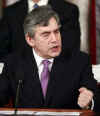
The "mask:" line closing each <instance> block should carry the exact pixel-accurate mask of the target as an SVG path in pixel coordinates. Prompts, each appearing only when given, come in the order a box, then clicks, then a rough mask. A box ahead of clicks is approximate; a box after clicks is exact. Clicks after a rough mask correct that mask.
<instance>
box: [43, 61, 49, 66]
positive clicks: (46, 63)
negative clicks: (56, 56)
mask: <svg viewBox="0 0 100 116" xmlns="http://www.w3.org/2000/svg"><path fill="white" fill-rule="evenodd" d="M42 64H44V66H48V65H49V64H50V61H49V60H43V61H42Z"/></svg>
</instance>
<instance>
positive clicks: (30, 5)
mask: <svg viewBox="0 0 100 116" xmlns="http://www.w3.org/2000/svg"><path fill="white" fill-rule="evenodd" d="M34 4H35V3H34V2H33V0H28V12H30V11H32V10H33V9H34V8H33V6H34ZM37 4H38V5H39V6H42V5H47V4H48V0H40V1H39V2H38V3H37Z"/></svg>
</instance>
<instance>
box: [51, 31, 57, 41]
mask: <svg viewBox="0 0 100 116" xmlns="http://www.w3.org/2000/svg"><path fill="white" fill-rule="evenodd" d="M51 38H52V42H56V41H57V37H56V35H55V33H51Z"/></svg>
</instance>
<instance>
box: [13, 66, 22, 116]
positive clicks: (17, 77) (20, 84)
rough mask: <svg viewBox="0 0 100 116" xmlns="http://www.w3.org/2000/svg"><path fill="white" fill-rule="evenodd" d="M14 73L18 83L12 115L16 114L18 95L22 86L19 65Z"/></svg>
mask: <svg viewBox="0 0 100 116" xmlns="http://www.w3.org/2000/svg"><path fill="white" fill-rule="evenodd" d="M15 75H16V79H17V82H18V85H17V90H16V97H15V110H14V116H16V115H17V110H18V104H19V96H20V89H21V88H22V84H23V78H24V73H23V71H22V70H21V67H18V69H17V72H16V74H15Z"/></svg>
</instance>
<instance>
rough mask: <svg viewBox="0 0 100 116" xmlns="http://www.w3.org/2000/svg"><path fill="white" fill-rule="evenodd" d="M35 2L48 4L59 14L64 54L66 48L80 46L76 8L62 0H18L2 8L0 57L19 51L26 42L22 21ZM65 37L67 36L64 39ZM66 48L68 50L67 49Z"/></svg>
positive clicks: (2, 58)
mask: <svg viewBox="0 0 100 116" xmlns="http://www.w3.org/2000/svg"><path fill="white" fill-rule="evenodd" d="M35 3H37V4H38V5H39V6H41V5H46V4H50V5H51V6H52V8H53V9H54V10H55V11H56V12H57V13H58V15H59V16H60V21H61V24H62V27H61V29H60V31H61V33H62V38H63V40H62V43H63V50H62V51H65V52H64V53H65V54H66V53H67V52H68V51H69V50H68V49H70V48H71V49H72V48H73V49H75V51H76V49H77V48H79V47H80V27H79V22H78V20H79V12H78V8H77V7H76V6H75V5H73V4H70V3H68V2H65V1H64V0H20V1H19V2H17V3H15V4H14V5H12V6H10V7H7V8H5V9H4V16H3V19H2V20H1V21H0V59H1V61H3V60H4V57H5V56H6V55H8V54H9V53H12V52H16V51H18V52H19V51H21V50H22V49H24V48H26V46H27V44H26V42H25V38H24V32H23V26H22V25H23V21H24V18H25V16H26V15H27V13H28V12H30V11H31V10H32V9H34V8H33V6H34V4H35ZM66 37H67V38H68V39H67V40H66ZM67 50H68V51H67Z"/></svg>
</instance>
